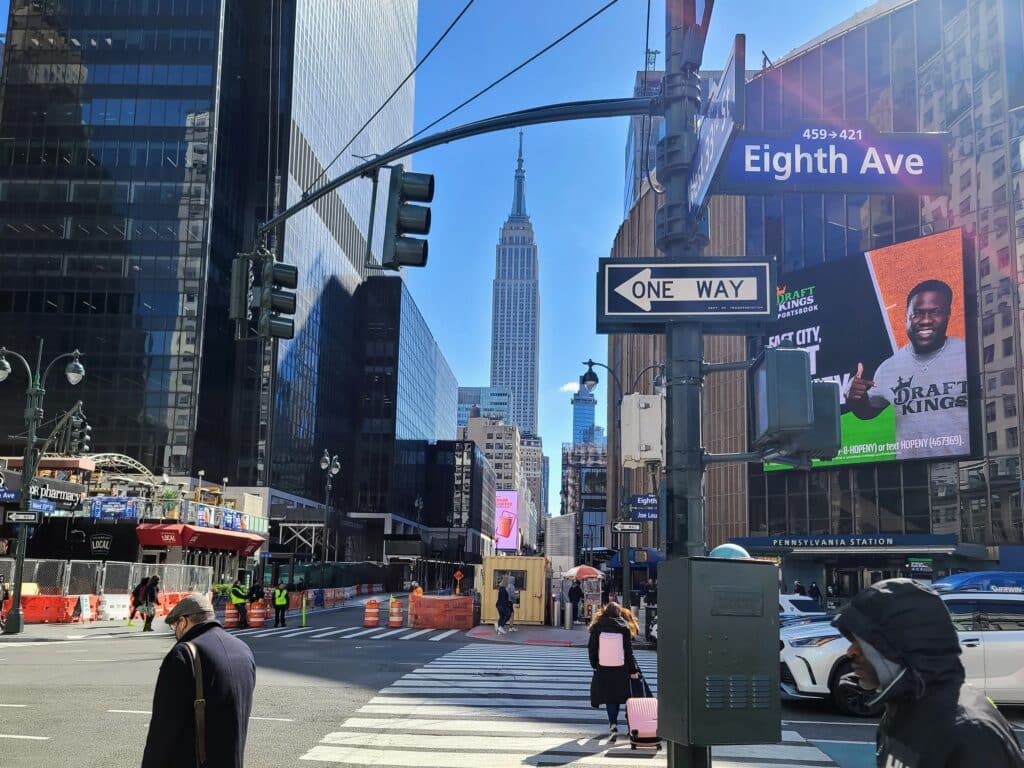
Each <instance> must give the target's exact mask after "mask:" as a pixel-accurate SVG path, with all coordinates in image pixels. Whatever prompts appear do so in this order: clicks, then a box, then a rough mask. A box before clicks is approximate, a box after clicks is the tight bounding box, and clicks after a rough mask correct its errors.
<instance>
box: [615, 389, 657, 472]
mask: <svg viewBox="0 0 1024 768" xmlns="http://www.w3.org/2000/svg"><path fill="white" fill-rule="evenodd" d="M621 418H622V464H623V466H626V467H629V468H630V469H637V468H639V467H643V466H645V465H646V464H659V463H660V464H664V463H665V396H664V395H638V394H632V395H626V396H625V397H624V398H622V414H621Z"/></svg>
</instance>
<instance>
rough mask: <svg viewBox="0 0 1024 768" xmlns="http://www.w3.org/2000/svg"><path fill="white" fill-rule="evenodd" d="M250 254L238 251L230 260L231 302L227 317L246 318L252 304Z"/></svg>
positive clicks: (233, 318)
mask: <svg viewBox="0 0 1024 768" xmlns="http://www.w3.org/2000/svg"><path fill="white" fill-rule="evenodd" d="M253 277H254V276H253V271H252V256H251V255H250V254H247V253H240V254H238V255H237V256H235V259H234V261H232V262H231V303H230V306H229V309H228V317H229V318H230V319H231V320H248V319H249V308H250V307H251V306H252V284H253Z"/></svg>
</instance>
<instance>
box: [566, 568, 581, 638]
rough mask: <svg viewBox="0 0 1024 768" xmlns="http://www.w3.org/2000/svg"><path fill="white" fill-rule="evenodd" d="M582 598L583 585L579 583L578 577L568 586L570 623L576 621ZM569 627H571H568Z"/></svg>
mask: <svg viewBox="0 0 1024 768" xmlns="http://www.w3.org/2000/svg"><path fill="white" fill-rule="evenodd" d="M582 600H583V587H582V586H581V585H580V582H579V579H577V580H576V581H574V582H573V583H572V586H571V587H569V602H570V603H572V623H573V624H575V623H576V619H578V618H579V615H580V602H581V601H582ZM570 629H571V627H570Z"/></svg>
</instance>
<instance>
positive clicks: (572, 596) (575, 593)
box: [569, 584, 583, 603]
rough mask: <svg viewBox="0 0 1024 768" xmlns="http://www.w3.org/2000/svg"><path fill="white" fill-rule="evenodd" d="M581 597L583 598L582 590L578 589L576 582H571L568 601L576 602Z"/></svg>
mask: <svg viewBox="0 0 1024 768" xmlns="http://www.w3.org/2000/svg"><path fill="white" fill-rule="evenodd" d="M582 599H583V590H582V589H580V587H579V585H578V584H573V585H572V586H571V587H570V588H569V602H570V603H578V602H579V601H580V600H582Z"/></svg>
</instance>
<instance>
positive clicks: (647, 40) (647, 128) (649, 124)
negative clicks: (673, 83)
mask: <svg viewBox="0 0 1024 768" xmlns="http://www.w3.org/2000/svg"><path fill="white" fill-rule="evenodd" d="M650 50H651V0H647V33H646V35H645V37H644V86H643V87H644V96H646V95H647V71H648V69H650V67H649V66H648V64H647V57H648V55H649V53H650ZM666 55H667V54H666ZM652 130H654V121H653V120H652V119H651V116H650V115H644V130H643V133H644V154H643V161H642V166H644V167H645V168H646V174H647V183H648V184H650V185H651V189H653V190H654V194H656V195H661V194H664V192H665V190H664V189H663V188H662V187H661V186H659V185H658V183H657V182H656V181H655V180H654V178H653V177H652V176H651V164H650V158H649V157H648V151H647V145H648V144H649V143H650V141H651V135H650V132H651V131H652ZM643 172H644V169H643V168H641V173H643Z"/></svg>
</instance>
